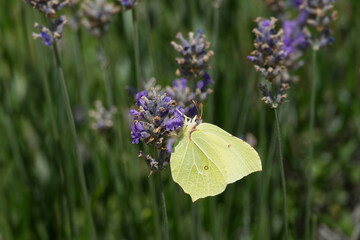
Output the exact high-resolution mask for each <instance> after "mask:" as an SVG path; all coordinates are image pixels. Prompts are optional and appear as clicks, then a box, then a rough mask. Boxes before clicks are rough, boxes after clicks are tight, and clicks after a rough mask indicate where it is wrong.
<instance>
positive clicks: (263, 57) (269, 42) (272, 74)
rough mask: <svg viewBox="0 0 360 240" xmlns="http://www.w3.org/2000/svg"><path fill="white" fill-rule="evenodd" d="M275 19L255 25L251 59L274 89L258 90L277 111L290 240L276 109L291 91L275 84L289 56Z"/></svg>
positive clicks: (282, 183)
mask: <svg viewBox="0 0 360 240" xmlns="http://www.w3.org/2000/svg"><path fill="white" fill-rule="evenodd" d="M276 21H277V19H276V18H270V19H263V18H257V19H256V22H257V23H258V27H257V28H255V29H254V30H253V32H254V34H255V36H256V38H255V41H254V47H255V50H254V51H253V52H252V53H251V56H248V59H249V60H251V61H252V62H253V63H254V65H255V69H256V71H259V72H260V73H261V74H262V75H263V77H264V78H265V80H266V81H267V82H269V83H270V84H271V85H272V88H273V89H274V90H273V89H272V88H271V89H269V88H268V86H267V85H265V84H259V88H260V90H261V93H262V95H263V98H262V100H263V101H264V102H265V104H266V105H267V106H269V107H270V108H272V109H274V113H275V120H276V129H277V136H278V147H279V155H280V159H279V160H280V172H281V185H282V193H283V224H284V235H285V239H289V233H288V219H287V199H286V179H285V172H284V162H283V156H282V146H281V133H280V124H279V117H278V113H277V108H278V107H279V106H281V105H282V104H283V103H285V102H286V97H287V95H286V93H285V91H286V90H287V89H288V88H289V85H288V84H287V83H284V82H282V81H280V82H277V81H275V79H276V78H279V77H280V76H281V73H282V72H283V71H284V70H285V69H286V67H285V65H284V59H285V58H286V56H287V54H288V53H287V52H286V51H285V50H284V49H283V46H284V42H283V39H284V31H283V30H282V29H280V30H279V31H276V28H275V23H276Z"/></svg>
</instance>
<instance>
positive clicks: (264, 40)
mask: <svg viewBox="0 0 360 240" xmlns="http://www.w3.org/2000/svg"><path fill="white" fill-rule="evenodd" d="M276 21H277V19H276V18H271V19H270V20H269V19H262V18H257V19H256V22H257V23H258V28H255V29H254V30H253V32H254V33H255V35H256V39H255V42H254V47H255V49H256V50H254V51H253V52H251V56H248V59H249V60H250V61H252V62H253V63H254V64H255V69H256V71H259V72H260V73H261V74H262V75H263V76H264V77H265V79H266V80H267V81H269V82H272V81H273V80H274V79H275V78H276V77H277V76H279V74H280V73H281V72H282V71H284V70H285V69H286V68H285V66H284V63H283V62H284V61H283V60H284V59H285V57H286V56H287V54H286V52H285V51H284V49H283V45H284V43H283V36H284V31H283V30H282V29H280V30H279V31H278V32H277V33H276V30H275V23H276Z"/></svg>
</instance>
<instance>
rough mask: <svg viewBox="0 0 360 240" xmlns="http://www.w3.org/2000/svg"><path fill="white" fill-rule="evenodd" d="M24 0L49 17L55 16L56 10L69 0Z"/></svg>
mask: <svg viewBox="0 0 360 240" xmlns="http://www.w3.org/2000/svg"><path fill="white" fill-rule="evenodd" d="M24 2H25V3H27V4H30V5H31V6H32V7H33V8H35V9H37V10H38V11H39V12H41V13H43V14H45V16H46V17H49V18H54V17H56V14H57V12H58V11H60V10H61V9H62V8H63V7H65V6H67V5H68V4H69V0H65V1H60V0H24Z"/></svg>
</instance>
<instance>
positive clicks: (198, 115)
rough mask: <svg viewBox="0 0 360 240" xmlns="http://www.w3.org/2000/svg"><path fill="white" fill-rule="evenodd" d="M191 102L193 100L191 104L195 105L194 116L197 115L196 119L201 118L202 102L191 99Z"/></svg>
mask: <svg viewBox="0 0 360 240" xmlns="http://www.w3.org/2000/svg"><path fill="white" fill-rule="evenodd" d="M191 101H192V102H193V104H194V105H195V107H196V111H197V115H196V117H197V119H198V120H201V118H202V114H203V104H202V102H199V104H198V103H197V102H195V101H194V100H191ZM199 105H200V111H199V107H198V106H199Z"/></svg>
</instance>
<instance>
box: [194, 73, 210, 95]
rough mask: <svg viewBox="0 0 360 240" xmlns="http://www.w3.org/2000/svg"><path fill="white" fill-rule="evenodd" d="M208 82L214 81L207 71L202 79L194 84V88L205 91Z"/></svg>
mask: <svg viewBox="0 0 360 240" xmlns="http://www.w3.org/2000/svg"><path fill="white" fill-rule="evenodd" d="M210 83H214V81H213V80H212V79H211V78H210V75H209V74H208V73H205V74H204V80H203V81H201V80H200V81H198V82H197V84H196V88H197V89H200V91H202V92H205V90H206V87H207V86H208V85H209V84H210Z"/></svg>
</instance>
